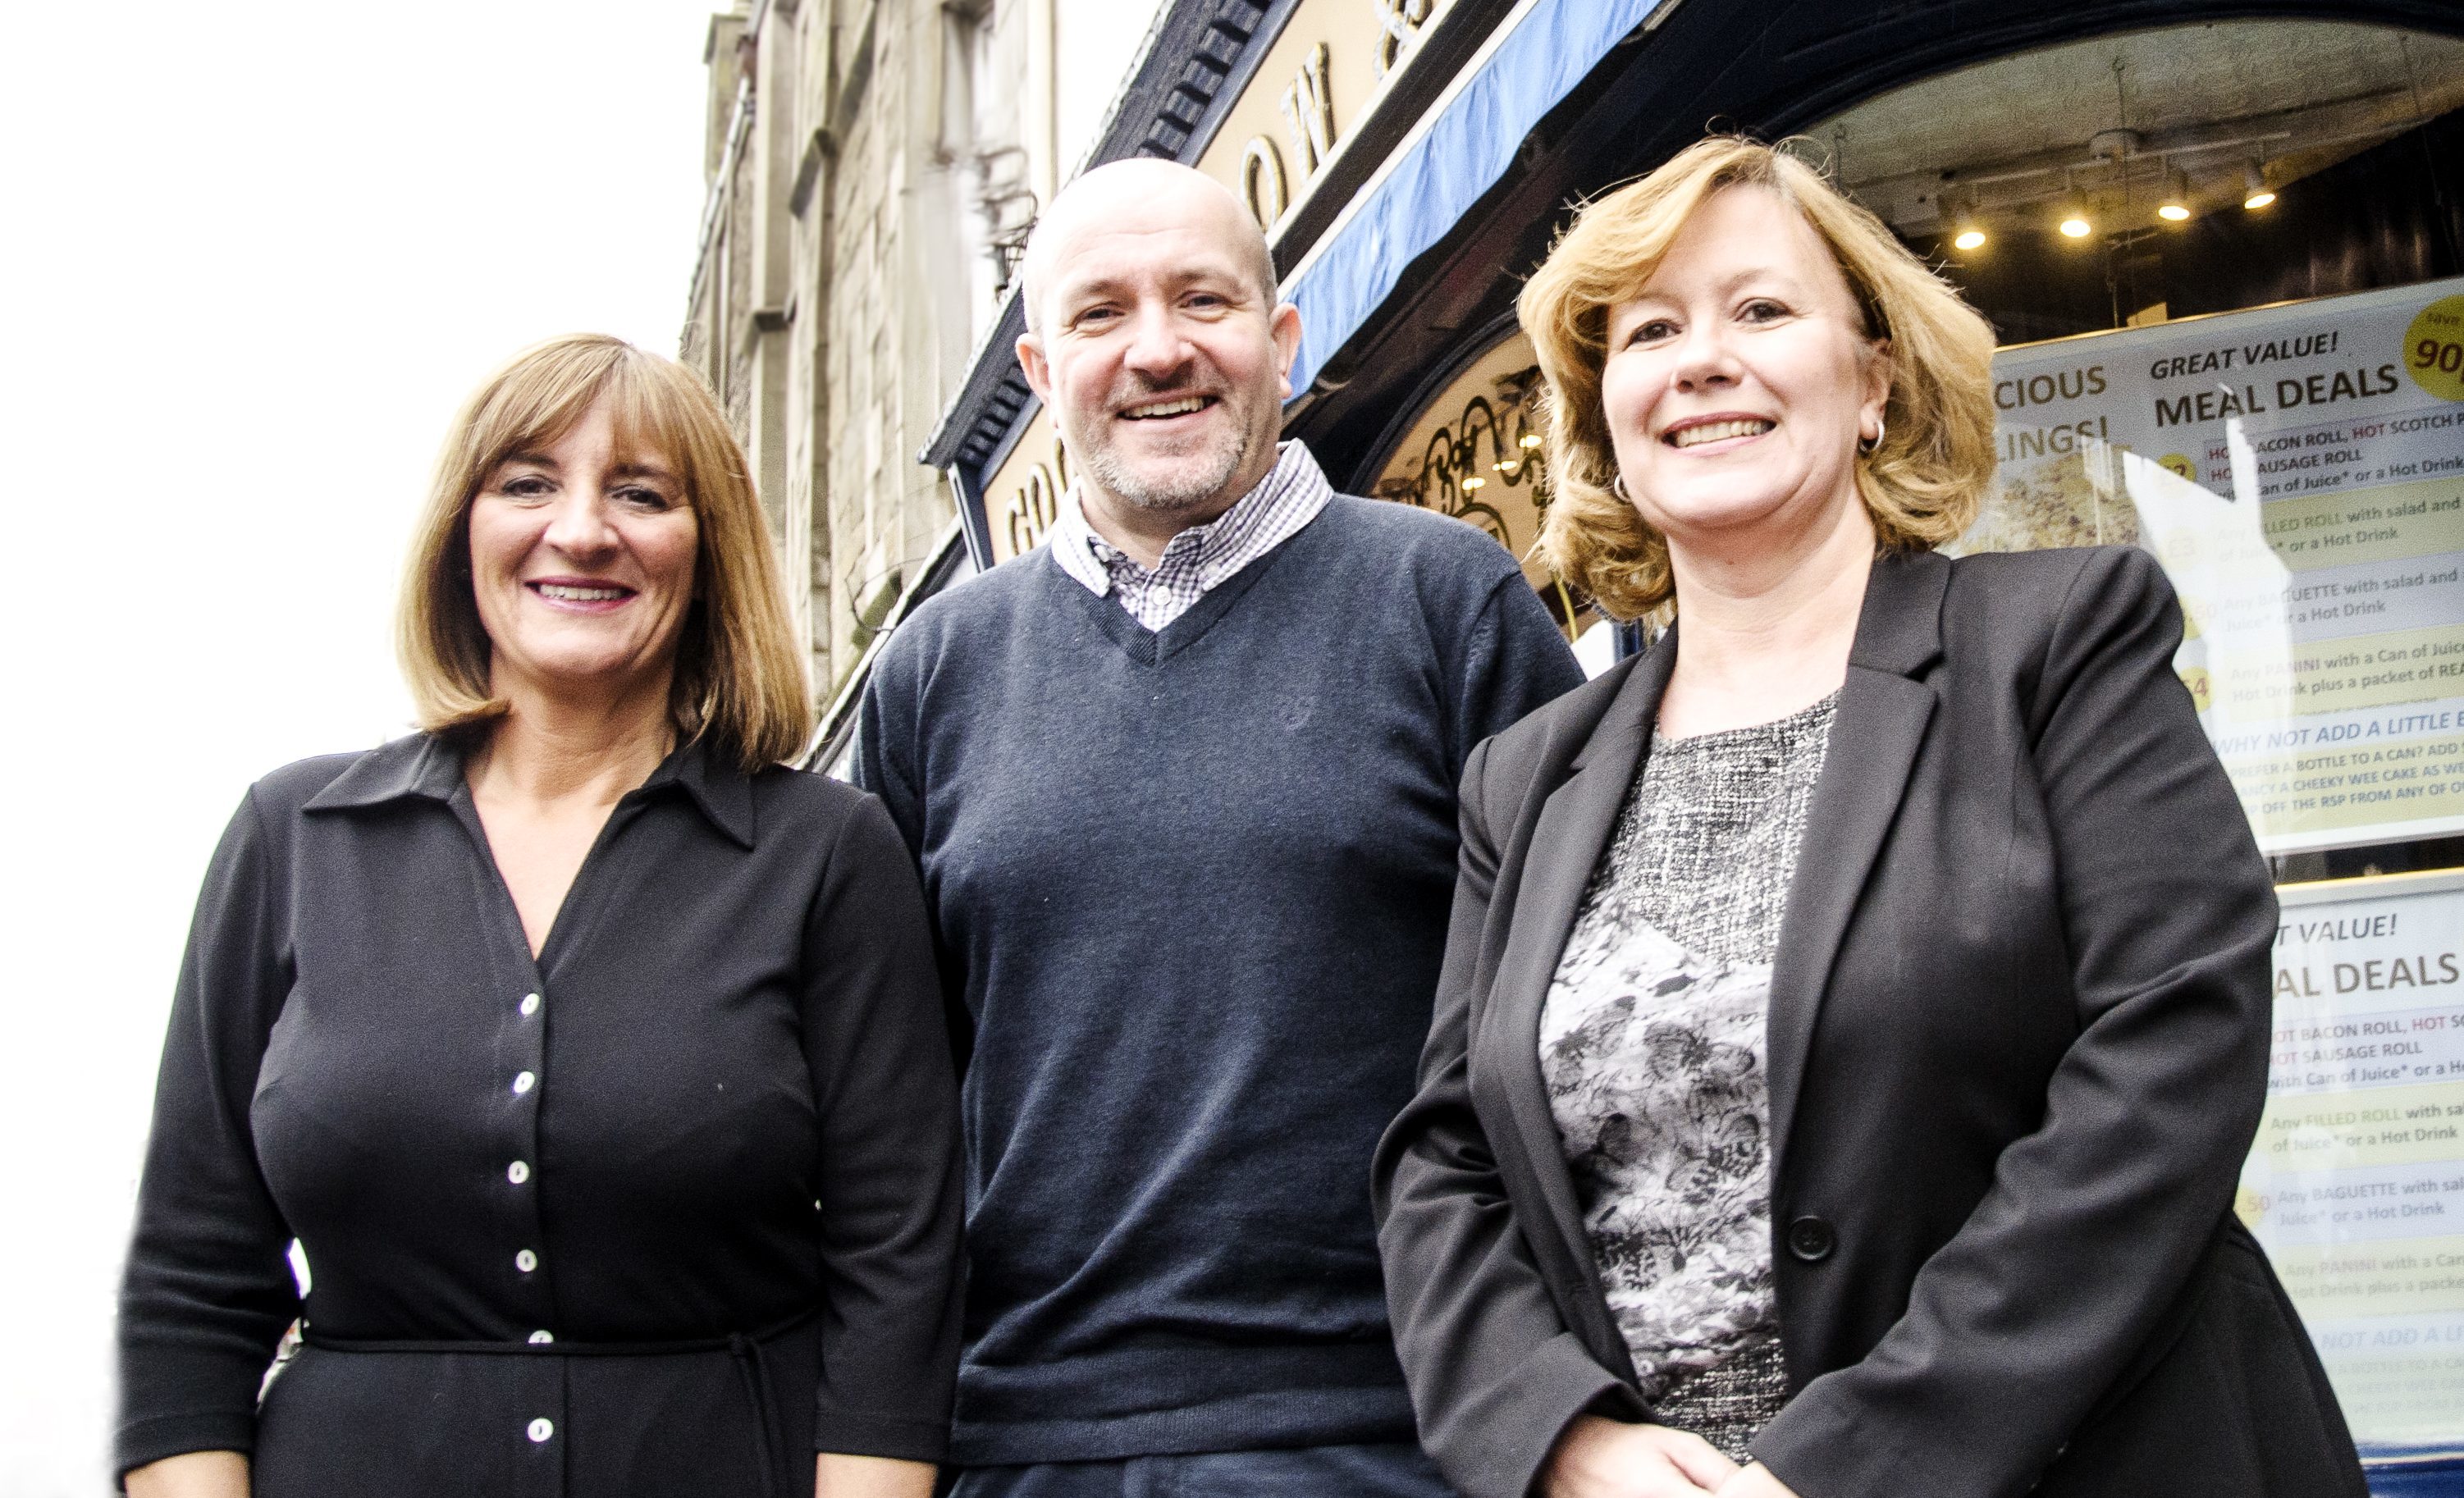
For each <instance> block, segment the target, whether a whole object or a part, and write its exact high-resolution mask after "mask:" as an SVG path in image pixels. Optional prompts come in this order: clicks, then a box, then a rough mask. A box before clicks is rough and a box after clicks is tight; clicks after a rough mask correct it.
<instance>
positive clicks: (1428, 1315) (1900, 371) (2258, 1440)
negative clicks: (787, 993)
mask: <svg viewBox="0 0 2464 1498" xmlns="http://www.w3.org/2000/svg"><path fill="white" fill-rule="evenodd" d="M1520 310H1521V312H1522V316H1523V321H1524V325H1525V327H1526V329H1527V330H1529V332H1530V333H1531V335H1532V338H1533V341H1534V342H1535V344H1536V345H1537V347H1538V349H1539V354H1540V360H1541V365H1542V369H1543V372H1544V373H1545V374H1546V375H1547V377H1548V380H1549V385H1550V389H1551V395H1552V399H1553V401H1554V403H1555V405H1554V407H1553V410H1552V421H1551V434H1550V441H1551V459H1552V463H1553V474H1554V481H1555V486H1556V499H1555V502H1554V505H1553V507H1552V509H1551V512H1550V515H1549V518H1548V522H1547V530H1546V533H1545V535H1544V540H1543V545H1544V548H1545V549H1547V550H1548V551H1549V552H1550V554H1551V561H1552V562H1554V563H1555V564H1556V565H1557V566H1558V567H1559V568H1560V570H1561V572H1563V573H1565V574H1566V575H1569V576H1572V577H1573V578H1575V579H1577V580H1578V581H1580V582H1582V583H1583V584H1584V585H1585V586H1586V587H1587V588H1588V589H1589V590H1590V592H1591V593H1592V594H1593V596H1594V597H1595V598H1597V599H1598V600H1599V601H1600V602H1601V604H1602V606H1604V607H1605V608H1607V609H1608V610H1609V611H1611V612H1613V613H1617V614H1619V615H1622V616H1627V617H1632V616H1635V615H1639V614H1643V613H1648V612H1652V611H1655V610H1661V611H1663V617H1664V616H1665V615H1666V614H1667V613H1675V612H1679V611H1682V622H1681V623H1678V624H1672V625H1671V627H1670V628H1668V629H1667V630H1666V631H1665V632H1664V633H1663V634H1662V635H1661V639H1660V641H1659V643H1658V644H1657V645H1655V646H1654V647H1653V648H1652V649H1651V650H1648V651H1647V652H1645V653H1644V654H1643V655H1642V656H1640V657H1639V658H1638V659H1636V660H1634V661H1630V662H1628V663H1626V664H1625V665H1624V666H1622V667H1620V668H1619V669H1617V670H1616V671H1614V672H1610V673H1608V674H1607V675H1605V676H1603V677H1602V678H1600V679H1599V680H1597V681H1595V682H1593V683H1592V684H1591V685H1589V686H1587V687H1585V688H1584V689H1582V690H1580V691H1577V692H1575V693H1573V694H1569V695H1568V696H1566V697H1563V698H1560V699H1559V700H1558V701H1556V702H1555V703H1552V704H1551V706H1549V707H1548V708H1546V709H1544V710H1542V711H1541V712H1540V713H1538V714H1536V715H1534V716H1532V717H1530V718H1529V719H1527V720H1526V721H1524V722H1523V723H1521V724H1519V725H1518V726H1516V727H1515V728H1514V729H1512V730H1510V731H1509V732H1507V733H1505V734H1502V735H1500V736H1498V737H1497V738H1494V739H1492V740H1490V741H1489V742H1487V743H1486V744H1484V745H1483V746H1482V747H1481V748H1480V749H1479V750H1478V751H1477V752H1476V753H1475V754H1474V755H1473V756H1472V758H1471V760H1470V762H1469V764H1468V766H1467V768H1466V770H1465V774H1464V781H1463V853H1462V877H1461V883H1460V885H1459V888H1458V891H1457V894H1456V903H1455V912H1454V923H1453V929H1452V935H1451V937H1450V941H1449V946H1448V949H1447V955H1446V964H1445V970H1444V975H1443V978H1442V980H1441V990H1440V993H1439V996H1438V1002H1437V1014H1436V1020H1435V1024H1434V1028H1433V1030H1432V1033H1431V1035H1430V1039H1429V1044H1428V1049H1427V1052H1426V1054H1425V1056H1424V1058H1423V1062H1422V1068H1421V1079H1420V1090H1419V1095H1418V1096H1417V1097H1416V1098H1415V1099H1414V1101H1413V1102H1412V1104H1411V1105H1410V1107H1409V1108H1408V1109H1406V1111H1405V1112H1404V1113H1403V1114H1402V1115H1401V1117H1399V1118H1398V1119H1397V1121H1396V1123H1395V1125H1394V1126H1393V1128H1392V1129H1391V1130H1390V1131H1389V1133H1388V1135H1387V1136H1386V1139H1385V1141H1384V1143H1383V1145H1382V1146H1381V1148H1380V1151H1379V1154H1378V1158H1377V1162H1376V1175H1375V1189H1376V1197H1377V1205H1378V1210H1379V1214H1380V1221H1381V1223H1382V1239H1381V1242H1382V1245H1383V1249H1384V1254H1385V1260H1386V1269H1387V1277H1388V1285H1389V1298H1390V1301H1391V1303H1392V1309H1393V1313H1394V1319H1395V1326H1396V1332H1397V1345H1398V1347H1399V1349H1400V1351H1401V1355H1402V1358H1403V1362H1404V1366H1405V1369H1406V1371H1407V1373H1408V1375H1409V1377H1410V1379H1411V1384H1412V1390H1413V1395H1414V1399H1415V1401H1416V1403H1417V1406H1418V1409H1419V1418H1420V1423H1421V1433H1422V1439H1423V1440H1424V1442H1425V1443H1426V1444H1427V1445H1428V1447H1429V1449H1430V1451H1431V1452H1432V1453H1433V1454H1434V1455H1435V1456H1436V1458H1437V1460H1438V1462H1439V1464H1440V1465H1441V1466H1442V1467H1443V1468H1444V1469H1445V1471H1446V1473H1447V1475H1448V1477H1449V1478H1451V1479H1452V1480H1453V1481H1454V1483H1455V1484H1456V1485H1457V1486H1458V1487H1461V1488H1462V1489H1463V1491H1464V1492H1465V1493H1466V1494H1468V1495H1471V1498H1487V1495H1497V1498H1515V1495H1521V1494H1524V1493H1526V1492H1529V1491H1539V1492H1544V1493H1547V1494H1550V1495H1551V1498H1556V1495H1566V1498H1575V1495H1595V1494H1597V1495H1612V1494H1615V1495H1625V1494H1632V1495H1651V1494H1698V1493H1709V1492H1716V1493H1719V1494H1721V1495H1723V1498H1770V1495H1787V1494H1798V1495H1802V1498H1903V1495H1920V1498H1968V1495H1974V1498H1989V1495H1990V1498H2001V1495H2016V1494H2020V1493H2024V1492H2028V1491H2031V1490H2035V1491H2038V1492H2042V1493H2046V1494H2061V1495H2084V1494H2109V1495H2113V1498H2123V1495H2134V1498H2136V1495H2145V1494H2162V1495H2165V1498H2189V1495H2195V1494H2216V1495H2219V1498H2221V1495H2226V1494H2233V1495H2245V1494H2284V1495H2301V1498H2311V1495H2328V1494H2336V1495H2349V1498H2360V1495H2361V1494H2362V1493H2363V1492H2364V1487H2363V1483H2362V1478H2361V1473H2360V1465H2359V1463H2358V1461H2357V1460H2356V1458H2355V1455H2354V1452H2353V1447H2352V1443H2351V1439H2350V1437H2349V1435H2348V1434H2347V1433H2346V1431H2345V1428H2344V1425H2343V1419H2342V1417H2341V1415H2340V1413H2339V1412H2338V1410H2337V1407H2336V1402H2335V1399H2334V1396H2333V1394H2332V1393H2331V1391H2330V1390H2329V1388H2328V1387H2327V1384H2326V1381H2325V1377H2324V1376H2323V1374H2322V1373H2321V1369H2320V1366H2319V1363H2318V1361H2317V1359H2316V1357H2315V1356H2314V1355H2313V1354H2312V1352H2311V1350H2310V1346H2309V1343H2308V1340H2307V1338H2306V1337H2305V1336H2304V1334H2303V1333H2302V1330H2301V1327H2300V1325H2299V1321H2298V1320H2297V1318H2296V1316H2295V1314H2294V1312H2293V1311H2292V1309H2291V1307H2290V1305H2289V1303H2288V1302H2287V1301H2286V1299H2285V1297H2284V1295H2283V1292H2282V1290H2281V1289H2279V1288H2278V1287H2277V1282H2276V1279H2275V1276H2274V1274H2273V1273H2272V1271H2271V1270H2270V1268H2269V1267H2268V1265H2267V1262H2266V1259H2265V1258H2264V1256H2263V1255H2262V1253H2261V1251H2260V1250H2259V1247H2258V1245H2256V1244H2255V1242H2254V1241H2253V1240H2252V1239H2251V1237H2250V1235H2249V1234H2248V1233H2247V1232H2246V1231H2244V1230H2243V1228H2242V1227H2241V1226H2240V1224H2239V1223H2237V1222H2236V1221H2235V1220H2234V1218H2233V1214H2232V1211H2231V1205H2232V1199H2233V1187H2234V1182H2235V1179H2236V1176H2237V1173H2238V1171H2239V1168H2240V1164H2241V1160H2242V1157H2243V1156H2244V1154H2245V1152H2246V1151H2247V1149H2248V1148H2249V1144H2250V1141H2251V1137H2252V1135H2253V1133H2254V1131H2255V1128H2256V1126H2257V1120H2258V1115H2259V1109H2260V1105H2261V1102H2262V1098H2263V1094H2264V1089H2265V1074H2266V1067H2267V1037H2268V1029H2269V1020H2270V989H2269V962H2268V949H2269V944H2270V942H2271V940H2272V939H2273V936H2274V934H2275V929H2276V905H2275V899H2274V894H2273V891H2272V889H2271V887H2270V883H2269V878H2268V872H2267V869H2266V866H2265V864H2264V862H2263V861H2262V860H2261V859H2260V857H2259V855H2258V852H2257V850H2256V848H2255V845H2254V843H2253V841H2252V839H2251V835H2250V832H2249V829H2248V826H2247V824H2246V822H2245V820H2244V818H2243V815H2242V812H2241V810H2240V807H2239V805H2238V804H2237V802H2236V800H2235V798H2234V795H2233V788H2232V786H2231V784H2230V783H2229V782H2227V780H2226V778H2225V775H2224V772H2223V770H2222V768H2221V767H2220V766H2219V765H2218V763H2217V761H2216V759H2215V756H2214V755H2213V753H2212V752H2211V749H2210V747H2209V745H2208V743H2207V740H2206V738H2204V736H2203V735H2202V733H2201V731H2200V728H2199V725H2198V723H2197V721H2196V719H2195V717H2194V716H2193V712H2192V708H2191V704H2190V701H2189V696H2188V694H2187V693H2186V692H2185V691H2184V690H2183V688H2182V686H2181V684H2180V683H2179V681H2178V680H2177V679H2176V678H2175V677H2174V675H2173V673H2172V664H2171V663H2172V656H2173V652H2174V650H2175V649H2176V647H2177V646H2178V644H2179V642H2180V638H2181V619H2180V614H2179V610H2178V608H2177V606H2176V605H2175V603H2174V600H2173V596H2172V593H2171V591H2170V589H2169V588H2168V587H2167V584H2166V582H2165V579H2164V577H2163V575H2162V573H2161V572H2160V571H2159V570H2158V568H2157V567H2156V566H2155V564H2154V563H2153V562H2152V561H2151V560H2150V559H2149V558H2148V557H2147V556H2145V554H2144V553H2141V552H2137V551H2128V550H2119V549H2099V550H2084V551H2061V552H2043V553H2033V554H2024V555H2010V556H1977V557H1970V558H1966V559H1963V560H1959V561H1952V560H1949V559H1947V558H1945V557H1942V556H1940V555H1937V554H1935V553H1934V552H1932V551H1931V550H1930V549H1929V548H1930V547H1931V546H1932V545H1933V544H1935V543H1939V542H1942V541H1947V540H1950V539H1951V538H1952V537H1954V536H1956V535H1958V534H1959V533H1960V532H1961V531H1962V530H1963V529H1965V528H1966V526H1967V524H1968V522H1969V519H1970V518H1972V517H1973V515H1974V513H1975V506H1976V503H1977V499H1978V496H1980V495H1981V493H1982V492H1983V490H1984V488H1985V486H1986V485H1987V483H1988V482H1990V480H1991V472H1992V464H1993V455H1992V428H1993V408H1992V405H1991V396H1990V394H1989V383H1988V382H1989V369H1990V361H1991V353H1992V338H1991V331H1990V330H1989V329H1988V328H1987V326H1986V324H1985V323H1984V321H1983V319H1980V318H1978V317H1977V316H1976V315H1975V314H1974V313H1973V312H1971V311H1969V309H1968V308H1966V307H1965V306H1964V305H1962V304H1961V303H1960V302H1959V301H1958V299H1957V297H1956V296H1955V295H1954V294H1953V293H1951V292H1950V291H1949V290H1948V289H1947V288H1946V287H1945V286H1944V285H1943V284H1942V283H1941V282H1940V281H1939V280H1937V279H1936V278H1935V277H1934V276H1932V275H1930V274H1929V273H1927V272H1926V271H1925V269H1924V267H1922V266H1921V265H1919V264H1918V263H1917V262H1916V261H1915V260H1914V259H1913V258H1912V257H1910V256H1909V255H1908V254H1907V253H1906V252H1905V251H1904V250H1903V249H1902V248H1901V247H1900V246H1899V245H1898V243H1897V241H1896V240H1894V239H1893V238H1892V237H1891V235H1890V233H1889V231H1887V230H1886V229H1884V228H1883V227H1882V226H1881V224H1880V223H1879V222H1878V221H1876V220H1874V219H1873V218H1872V217H1871V216H1870V215H1868V214H1866V213H1864V212H1863V211H1862V210H1861V209H1857V208H1855V207H1854V206H1853V205H1851V204H1849V203H1848V202H1846V201H1845V200H1844V199H1843V198H1841V197H1840V196H1839V195H1838V194H1837V193H1836V192H1835V191H1834V190H1833V189H1832V188H1831V187H1829V185H1828V184H1827V183H1825V182H1824V181H1823V180H1822V179H1821V178H1820V177H1819V176H1818V175H1817V174H1816V173H1815V172H1814V171H1813V170H1811V169H1810V168H1808V167H1806V166H1805V165H1802V164H1800V163H1798V162H1796V161H1794V160H1793V159H1791V158H1789V157H1786V156H1784V155H1779V154H1776V153H1773V152H1771V151H1770V150H1768V149H1766V148H1764V147H1761V146H1758V145H1754V144H1752V143H1746V142H1740V141H1732V140H1712V141H1705V142H1704V143H1700V144H1698V145H1696V146H1694V147H1692V148H1690V149H1689V150H1688V151H1686V152H1684V153H1683V154H1681V155H1680V156H1679V157H1677V158H1676V159H1675V160H1674V161H1672V162H1670V163H1669V164H1668V165H1666V166H1664V167H1662V168H1661V170H1660V171H1659V172H1656V173H1654V174H1653V175H1652V176H1651V177H1650V178H1648V179H1646V180H1644V181H1643V182H1641V183H1639V184H1637V185H1635V186H1633V187H1627V188H1625V189H1622V190H1621V191H1619V192H1617V193H1616V194H1613V195H1611V196H1609V197H1607V198H1604V199H1602V200H1601V201H1599V202H1598V203H1596V204H1595V205H1593V206H1592V207H1591V208H1589V209H1587V210H1586V211H1585V212H1584V213H1583V215H1582V217H1581V218H1580V219H1579V221H1578V222H1577V223H1576V225H1575V226H1574V227H1573V229H1572V230H1571V231H1569V232H1568V233H1567V235H1566V236H1565V238H1564V239H1563V241H1561V243H1560V244H1559V246H1558V247H1557V249H1556V251H1555V252H1554V253H1552V255H1551V259H1550V261H1549V263H1548V264H1547V265H1546V266H1544V267H1543V268H1542V270H1541V271H1540V273H1539V274H1538V275H1536V276H1535V277H1534V278H1533V280H1532V282H1531V283H1530V285H1529V288H1528V289H1527V290H1526V292H1525V294H1524V297H1523V299H1522V303H1521V309H1520ZM1706 1438H1707V1439H1706Z"/></svg>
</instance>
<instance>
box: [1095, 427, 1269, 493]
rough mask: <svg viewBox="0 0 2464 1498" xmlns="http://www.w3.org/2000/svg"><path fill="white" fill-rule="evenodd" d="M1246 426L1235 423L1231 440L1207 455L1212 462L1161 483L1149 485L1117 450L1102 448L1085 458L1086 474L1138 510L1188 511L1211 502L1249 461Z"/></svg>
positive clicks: (1248, 436)
mask: <svg viewBox="0 0 2464 1498" xmlns="http://www.w3.org/2000/svg"><path fill="white" fill-rule="evenodd" d="M1249 443H1250V435H1249V426H1248V423H1246V422H1241V423H1237V424H1236V425H1235V426H1234V428H1233V430H1232V433H1231V439H1230V440H1229V441H1227V442H1225V443H1223V444H1222V445H1221V447H1219V448H1218V449H1216V451H1215V452H1213V453H1212V454H1210V456H1211V457H1212V458H1213V461H1211V462H1208V463H1206V464H1205V465H1204V466H1203V467H1201V468H1199V469H1196V470H1184V471H1182V472H1181V473H1180V474H1179V475H1178V476H1177V477H1176V478H1174V479H1173V480H1171V481H1169V482H1165V483H1152V482H1149V481H1148V480H1147V478H1146V477H1145V476H1144V475H1142V474H1139V473H1138V472H1137V471H1136V470H1135V469H1134V468H1133V467H1132V466H1131V465H1130V464H1128V463H1126V462H1123V461H1122V459H1121V456H1120V453H1119V452H1118V450H1116V449H1114V448H1112V447H1111V446H1110V445H1105V446H1101V447H1095V448H1093V449H1092V451H1090V452H1088V454H1087V472H1088V474H1089V475H1090V476H1091V477H1092V478H1093V479H1094V480H1095V482H1096V483H1098V484H1100V485H1102V486H1103V489H1104V492H1105V493H1106V494H1108V495H1111V496H1114V497H1115V498H1118V499H1119V500H1121V501H1122V502H1123V503H1124V504H1129V505H1133V506H1135V507H1136V508H1138V509H1141V510H1159V511H1166V512H1169V511H1173V510H1188V509H1194V508H1196V507H1198V506H1199V505H1201V504H1204V503H1205V502H1206V501H1208V500H1210V499H1213V498H1215V497H1216V496H1219V495H1221V493H1222V492H1223V486H1224V485H1225V484H1228V483H1230V482H1231V481H1232V475H1233V474H1237V473H1239V472H1241V466H1242V465H1243V463H1246V462H1247V461H1248V460H1249Z"/></svg>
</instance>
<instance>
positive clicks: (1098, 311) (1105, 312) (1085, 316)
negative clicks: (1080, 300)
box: [1069, 307, 1113, 328]
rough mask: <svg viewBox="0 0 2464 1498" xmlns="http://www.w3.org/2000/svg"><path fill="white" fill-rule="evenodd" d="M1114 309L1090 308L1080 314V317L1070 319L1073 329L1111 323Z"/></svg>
mask: <svg viewBox="0 0 2464 1498" xmlns="http://www.w3.org/2000/svg"><path fill="white" fill-rule="evenodd" d="M1112 316H1113V313H1112V309H1111V308H1110V307H1089V308H1088V309H1087V310H1086V311H1084V312H1082V313H1080V314H1078V316H1076V317H1074V318H1072V319H1069V321H1070V324H1071V326H1073V327H1082V328H1083V327H1090V326H1093V325H1095V324H1098V323H1103V322H1109V321H1111V319H1112Z"/></svg>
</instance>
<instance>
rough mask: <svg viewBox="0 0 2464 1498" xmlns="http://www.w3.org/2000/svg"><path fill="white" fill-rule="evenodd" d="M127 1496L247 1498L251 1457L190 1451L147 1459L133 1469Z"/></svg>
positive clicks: (237, 1454) (145, 1497) (137, 1497)
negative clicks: (181, 1454)
mask: <svg viewBox="0 0 2464 1498" xmlns="http://www.w3.org/2000/svg"><path fill="white" fill-rule="evenodd" d="M128 1498H248V1458H246V1457H244V1456H242V1455H240V1454H239V1453H238V1452H236V1451H191V1452H188V1453H187V1454H186V1455H185V1456H175V1457H165V1458H164V1459H163V1460H162V1461H160V1462H148V1463H146V1464H145V1465H143V1466H141V1467H136V1468H133V1469H131V1470H130V1472H129V1474H128Z"/></svg>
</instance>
